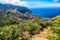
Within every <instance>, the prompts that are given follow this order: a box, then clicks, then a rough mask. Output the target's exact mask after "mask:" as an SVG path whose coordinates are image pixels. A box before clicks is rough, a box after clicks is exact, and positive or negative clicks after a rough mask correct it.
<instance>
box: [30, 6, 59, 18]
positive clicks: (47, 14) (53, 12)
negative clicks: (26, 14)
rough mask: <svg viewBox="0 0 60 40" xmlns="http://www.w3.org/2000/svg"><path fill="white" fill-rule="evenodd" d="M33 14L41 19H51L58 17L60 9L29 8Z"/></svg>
mask: <svg viewBox="0 0 60 40" xmlns="http://www.w3.org/2000/svg"><path fill="white" fill-rule="evenodd" d="M30 10H31V11H32V13H33V14H35V15H38V16H41V17H43V18H52V17H55V16H58V15H60V7H50V8H30Z"/></svg>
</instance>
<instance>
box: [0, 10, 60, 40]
mask: <svg viewBox="0 0 60 40" xmlns="http://www.w3.org/2000/svg"><path fill="white" fill-rule="evenodd" d="M12 11H14V12H12ZM2 13H3V14H2ZM2 13H0V40H30V38H31V37H32V36H33V35H34V34H39V33H40V31H43V28H46V27H47V26H50V27H51V30H50V31H51V34H52V35H50V36H49V37H48V38H49V40H60V16H57V17H54V18H52V19H43V18H41V17H39V16H36V15H33V14H31V13H29V12H26V13H20V12H19V11H17V9H14V10H9V11H3V12H2ZM53 34H54V35H53Z"/></svg>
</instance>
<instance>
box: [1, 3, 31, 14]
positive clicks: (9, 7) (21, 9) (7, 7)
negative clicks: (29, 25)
mask: <svg viewBox="0 0 60 40" xmlns="http://www.w3.org/2000/svg"><path fill="white" fill-rule="evenodd" d="M16 8H17V9H18V10H19V11H20V12H22V13H25V12H26V11H30V10H29V9H28V8H27V7H23V6H16V5H12V4H1V3H0V9H2V10H10V9H16Z"/></svg>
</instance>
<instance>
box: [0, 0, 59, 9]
mask: <svg viewBox="0 0 60 40" xmlns="http://www.w3.org/2000/svg"><path fill="white" fill-rule="evenodd" d="M0 3H3V4H13V5H18V6H26V7H28V8H41V7H60V0H0Z"/></svg>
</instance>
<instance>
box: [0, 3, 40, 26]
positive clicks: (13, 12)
mask: <svg viewBox="0 0 60 40" xmlns="http://www.w3.org/2000/svg"><path fill="white" fill-rule="evenodd" d="M37 18H40V17H39V16H37V15H33V14H32V12H31V11H30V10H29V9H28V8H26V7H22V6H14V5H8V4H0V25H5V24H14V23H20V22H21V21H24V20H31V19H37Z"/></svg>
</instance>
